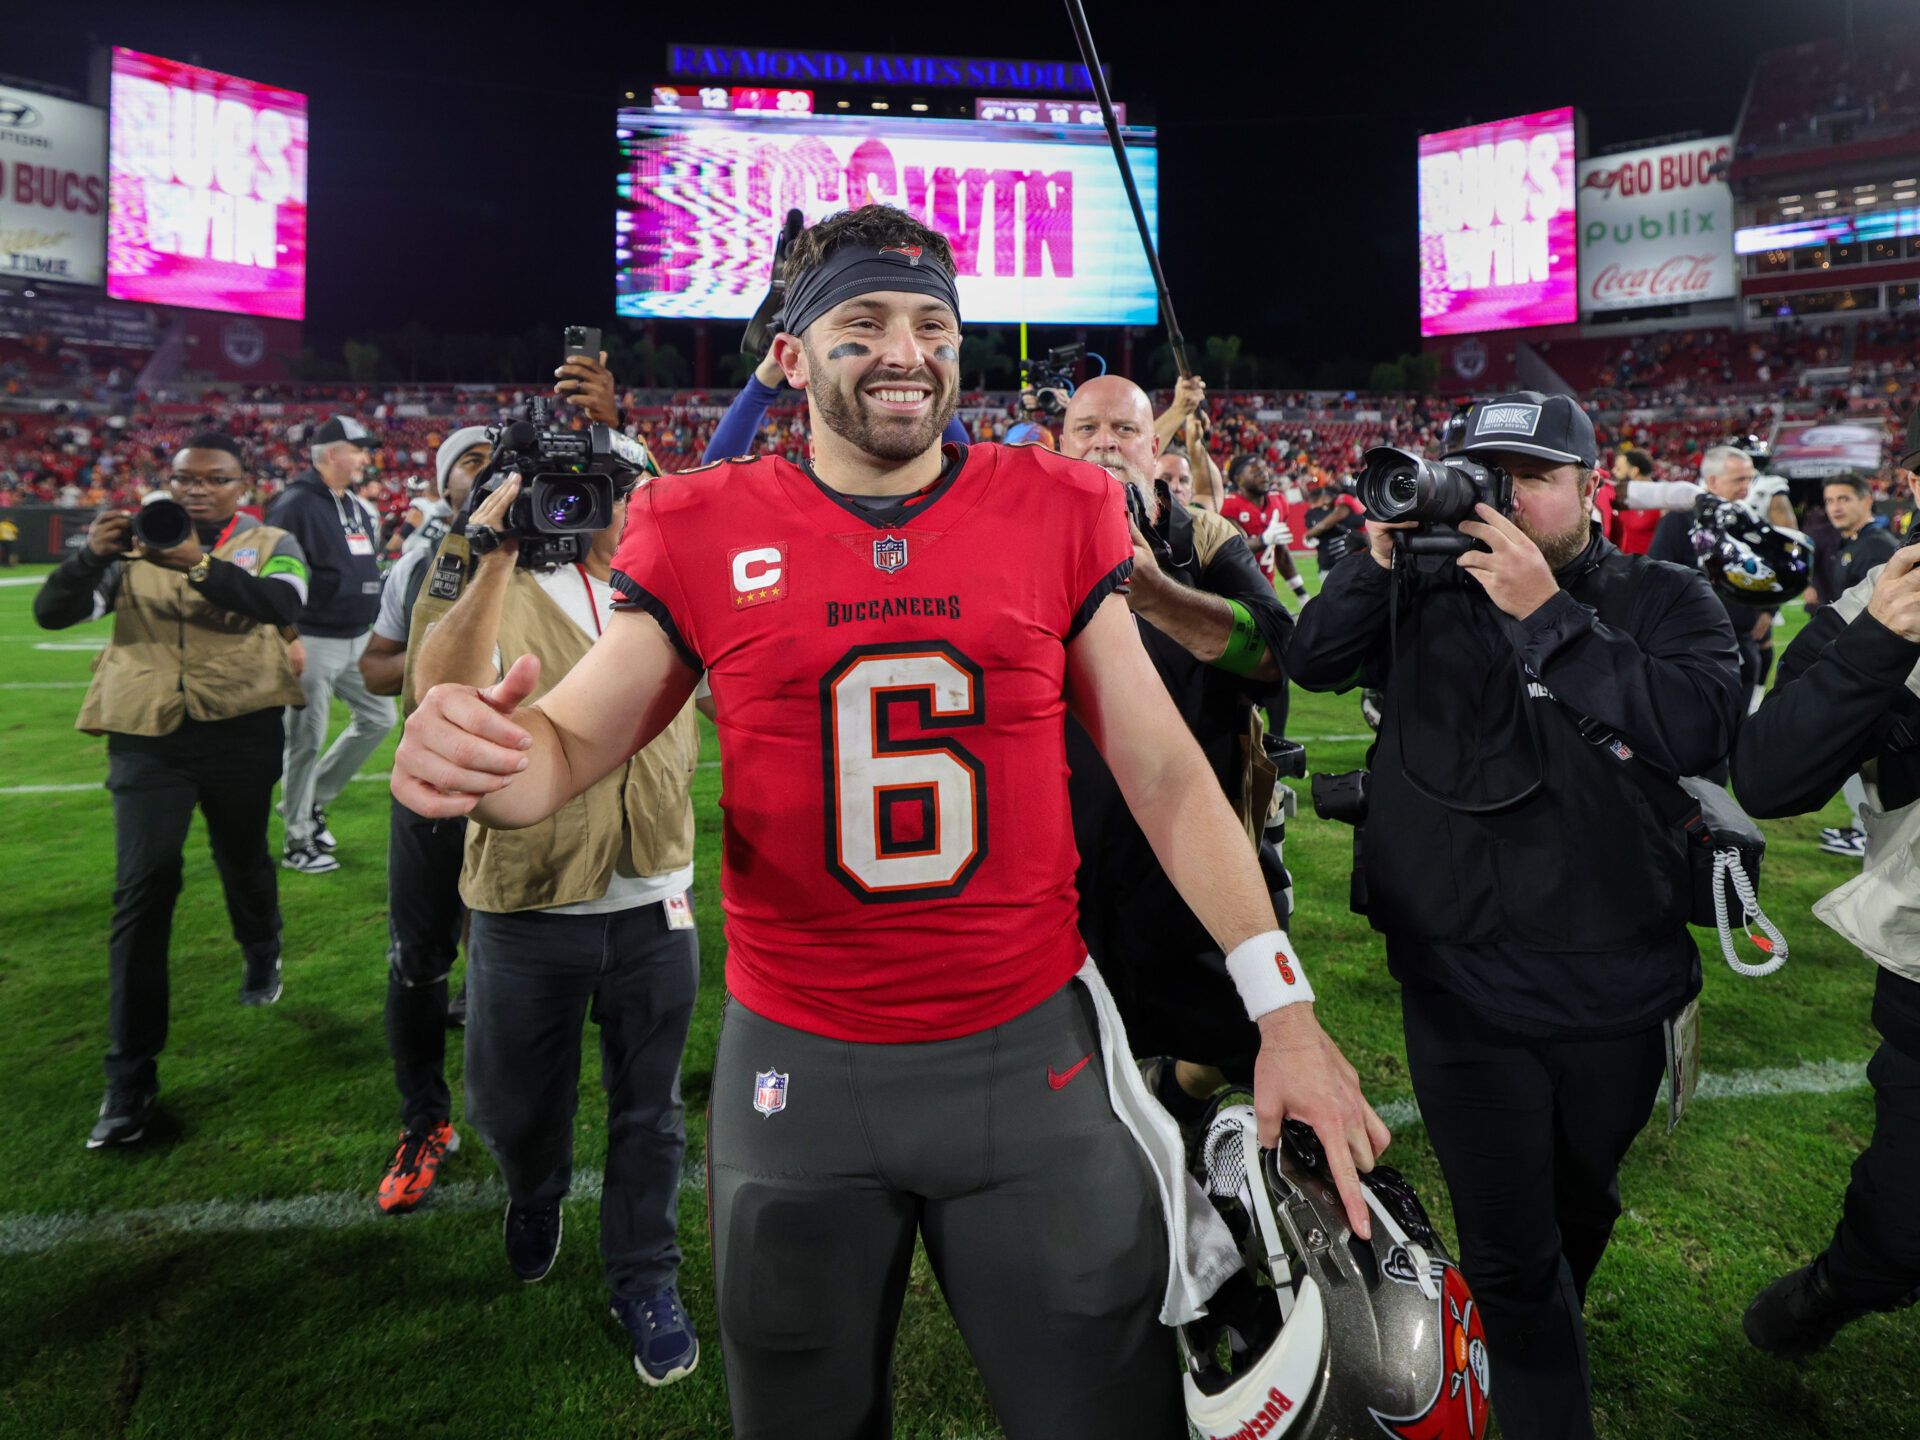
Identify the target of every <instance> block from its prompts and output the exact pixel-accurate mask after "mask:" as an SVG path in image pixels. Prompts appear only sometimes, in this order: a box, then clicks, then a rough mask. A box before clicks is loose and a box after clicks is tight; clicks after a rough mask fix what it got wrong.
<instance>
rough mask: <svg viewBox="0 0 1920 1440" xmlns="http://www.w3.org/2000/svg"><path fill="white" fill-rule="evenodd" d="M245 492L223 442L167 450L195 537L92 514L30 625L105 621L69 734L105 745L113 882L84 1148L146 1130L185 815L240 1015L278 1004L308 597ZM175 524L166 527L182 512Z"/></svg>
mask: <svg viewBox="0 0 1920 1440" xmlns="http://www.w3.org/2000/svg"><path fill="white" fill-rule="evenodd" d="M246 486H247V469H246V463H245V461H244V460H243V458H242V456H241V453H240V447H239V445H238V444H237V443H236V442H235V441H234V439H233V438H232V437H231V436H229V435H224V434H220V433H217V432H213V431H206V432H203V433H201V434H198V435H195V436H193V437H192V438H191V439H190V440H188V441H187V444H186V446H185V448H183V449H182V450H180V451H179V453H178V454H176V455H175V456H174V457H173V472H172V475H171V476H170V477H169V482H168V494H169V495H170V497H171V500H172V502H173V503H174V504H177V505H178V506H180V507H181V508H182V509H183V510H184V511H185V512H186V519H187V521H188V522H189V523H190V533H189V534H188V535H187V538H186V539H185V540H184V541H182V542H180V543H179V544H177V545H174V546H172V547H171V548H167V549H157V548H155V547H154V546H153V545H151V544H148V543H145V542H143V541H142V540H141V539H140V538H139V537H140V534H141V532H142V531H144V532H145V533H146V534H147V535H148V536H149V537H150V538H151V537H153V536H154V535H155V534H156V533H157V532H158V531H160V529H161V528H162V527H161V524H160V521H161V520H162V518H163V517H162V516H161V515H160V514H159V513H158V512H155V513H154V514H153V515H151V516H149V517H144V518H147V519H148V520H149V521H150V522H151V523H148V524H145V525H141V524H139V523H138V522H137V521H136V519H135V517H134V516H133V515H132V514H129V513H128V512H127V511H125V510H112V509H110V510H103V511H101V512H100V514H99V515H98V516H97V517H96V518H95V519H94V521H93V524H92V525H91V526H90V527H88V530H87V543H86V545H85V547H84V548H82V549H81V550H80V551H79V553H78V554H76V555H74V557H73V558H72V559H70V560H68V561H67V562H66V563H65V564H63V565H61V566H60V568H59V569H57V570H55V571H54V572H53V573H52V574H51V575H49V576H48V577H47V580H46V583H45V584H44V585H43V586H42V587H41V589H40V593H39V594H38V595H36V596H35V597H34V603H33V614H34V619H35V620H37V621H38V622H39V623H40V625H41V626H42V627H44V628H46V629H49V630H58V629H64V628H65V627H66V626H69V625H78V624H82V623H84V622H86V621H89V620H97V619H99V618H101V617H102V616H104V615H107V614H111V615H112V616H113V634H112V637H111V638H110V639H109V640H108V641H107V646H106V648H105V649H104V650H103V651H102V652H101V655H100V663H99V665H98V666H97V667H96V668H95V670H94V673H93V683H92V684H91V685H90V686H89V687H88V689H87V695H86V699H85V700H84V701H83V702H82V703H81V706H80V717H79V719H78V720H77V721H76V722H75V727H76V728H77V729H80V730H84V731H86V732H87V733H88V734H91V735H105V736H106V737H107V789H108V790H109V791H111V792H112V794H113V822H114V849H115V875H114V893H113V929H112V936H111V939H110V940H109V942H108V948H107V955H108V974H109V977H110V985H111V991H110V994H111V998H110V1000H109V1002H108V1012H107V1014H108V1020H107V1029H108V1034H109V1036H110V1039H111V1043H110V1044H109V1046H108V1048H107V1057H106V1071H107V1093H106V1099H105V1100H104V1101H103V1102H102V1104H101V1106H100V1119H99V1123H98V1124H96V1125H95V1126H94V1127H93V1133H92V1134H91V1135H89V1136H88V1137H87V1145H88V1148H90V1149H99V1148H101V1147H103V1146H112V1145H129V1144H132V1143H133V1142H134V1141H136V1140H138V1139H140V1138H141V1136H142V1135H144V1134H145V1133H146V1131H147V1127H148V1123H149V1121H150V1119H151V1118H152V1114H153V1107H154V1100H155V1097H156V1096H157V1095H158V1093H159V1088H160V1086H159V1077H158V1072H157V1068H156V1061H157V1058H158V1056H159V1054H160V1050H161V1048H162V1046H164V1045H165V1043H166V1038H167V949H168V942H169V939H170V936H171V933H172V928H173V906H174V901H175V900H176V899H177V898H178V896H179V894H180V884H181V873H182V865H181V851H182V849H183V848H184V847H185V845H186V840H187V827H188V826H189V825H190V824H191V823H192V820H193V812H194V809H195V807H196V806H197V807H199V809H200V811H201V813H202V814H203V815H205V816H206V821H207V839H208V841H209V843H210V844H211V846H212V849H213V859H214V863H215V865H216V866H218V868H219V871H220V882H221V885H222V887H223V888H224V889H225V891H226V897H227V914H228V916H229V917H230V919H231V920H232V922H233V937H234V939H235V940H236V941H238V942H239V945H240V950H241V954H242V956H243V958H244V960H245V966H246V970H245V978H244V979H243V981H242V983H241V986H240V1003H241V1004H243V1005H271V1004H273V1002H274V1001H276V1000H278V999H279V998H280V900H279V892H278V884H277V879H276V875H275V871H274V864H273V857H272V856H271V854H270V853H269V852H268V849H267V816H268V813H269V810H270V808H271V806H272V802H273V787H274V784H275V782H276V781H278V780H279V778H280V746H281V739H282V734H281V715H282V712H283V710H284V708H285V707H287V706H289V705H294V706H297V705H299V704H301V703H302V696H301V692H300V683H299V681H298V680H296V679H295V678H294V674H293V668H292V665H291V663H290V662H289V660H288V657H287V645H286V642H285V641H284V640H282V639H281V637H280V632H279V627H281V626H283V625H289V624H291V623H292V622H293V619H294V617H295V616H296V615H298V614H299V612H300V607H301V605H302V604H304V603H305V601H306V596H307V564H306V556H305V553H304V552H303V551H302V550H301V547H300V543H299V541H297V540H296V539H295V538H294V537H293V536H291V535H289V534H287V533H286V532H285V531H282V530H276V529H273V528H272V527H270V526H266V525H262V524H261V523H260V522H259V521H257V520H255V519H253V518H252V517H251V516H249V515H242V514H239V513H237V512H236V506H237V505H238V504H239V501H240V496H241V494H242V493H243V492H244V490H245V489H246ZM175 518H178V516H177V512H176V514H175Z"/></svg>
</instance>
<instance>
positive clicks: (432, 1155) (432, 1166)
mask: <svg viewBox="0 0 1920 1440" xmlns="http://www.w3.org/2000/svg"><path fill="white" fill-rule="evenodd" d="M459 1148H460V1136H459V1133H458V1132H457V1131H455V1130H454V1128H453V1122H452V1121H449V1120H442V1121H441V1122H440V1123H439V1124H438V1125H436V1126H434V1127H433V1129H431V1130H425V1131H421V1130H406V1131H403V1132H401V1135H400V1145H399V1148H398V1149H396V1150H395V1151H394V1152H393V1159H392V1160H391V1161H389V1162H388V1164H387V1173H386V1174H385V1175H382V1176H381V1177H380V1194H379V1202H380V1208H381V1210H383V1211H384V1212H386V1213H387V1214H389V1215H400V1214H404V1213H405V1212H406V1211H408V1210H411V1209H413V1208H414V1206H416V1205H418V1204H419V1203H420V1202H421V1201H422V1200H424V1199H426V1198H427V1192H428V1191H429V1190H431V1189H433V1182H434V1180H435V1179H437V1178H438V1177H439V1174H440V1162H441V1161H442V1160H444V1159H446V1158H447V1156H449V1155H451V1154H453V1153H454V1152H455V1151H457V1150H458V1149H459Z"/></svg>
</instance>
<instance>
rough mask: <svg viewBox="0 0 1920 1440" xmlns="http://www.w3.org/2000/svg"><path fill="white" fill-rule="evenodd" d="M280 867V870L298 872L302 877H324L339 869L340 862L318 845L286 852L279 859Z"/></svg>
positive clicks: (304, 846)
mask: <svg viewBox="0 0 1920 1440" xmlns="http://www.w3.org/2000/svg"><path fill="white" fill-rule="evenodd" d="M280 865H281V868H282V869H286V870H298V871H300V872H301V873H302V874H303V875H324V874H326V873H327V872H328V871H329V870H338V869H339V868H340V862H339V861H338V860H336V859H334V858H333V856H331V855H329V854H328V853H327V852H326V851H324V850H322V849H321V848H320V847H319V846H318V845H302V846H301V847H300V848H299V849H298V850H289V851H287V853H286V854H285V855H283V856H281V857H280Z"/></svg>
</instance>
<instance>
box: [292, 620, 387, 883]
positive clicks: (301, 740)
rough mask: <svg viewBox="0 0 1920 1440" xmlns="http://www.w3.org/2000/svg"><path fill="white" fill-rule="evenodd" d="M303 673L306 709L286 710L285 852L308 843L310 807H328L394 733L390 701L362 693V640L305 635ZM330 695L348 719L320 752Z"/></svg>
mask: <svg viewBox="0 0 1920 1440" xmlns="http://www.w3.org/2000/svg"><path fill="white" fill-rule="evenodd" d="M301 643H302V644H304V645H305V646H306V650H307V668H306V670H305V672H304V673H302V675H301V676H300V688H301V689H302V690H304V691H306V692H307V704H306V708H305V709H295V708H293V707H292V706H289V707H287V753H286V764H285V766H284V767H283V768H284V771H285V777H284V779H283V780H282V781H281V788H280V813H281V815H283V816H284V817H285V818H286V822H287V848H288V849H289V850H295V849H298V848H299V847H300V846H302V845H305V844H306V843H307V842H308V841H309V840H311V839H312V838H313V807H314V806H315V805H330V804H332V803H333V797H334V796H336V795H338V794H339V793H340V792H341V791H342V790H344V789H346V788H347V782H348V781H349V780H351V779H352V778H353V776H354V772H356V771H357V770H359V768H360V767H361V766H362V765H364V764H366V763H367V757H368V756H369V755H371V754H373V752H374V751H375V750H378V749H379V748H380V742H381V741H382V740H384V739H386V738H387V732H388V731H389V730H391V729H392V728H393V722H394V714H395V712H394V705H393V700H392V699H391V698H390V697H389V696H386V695H376V694H374V693H373V692H372V691H371V690H369V689H367V682H366V681H364V680H362V679H361V678H360V652H361V651H362V650H364V649H366V648H367V637H366V636H365V635H362V636H360V637H359V638H358V639H357V640H334V639H330V638H329V637H327V636H325V635H304V636H302V637H301ZM335 695H338V696H339V697H340V698H341V699H342V700H343V701H345V702H346V706H347V709H348V711H349V712H350V719H349V721H348V724H347V728H346V729H344V730H342V731H341V732H340V735H339V738H338V739H336V740H335V741H334V742H333V744H332V745H331V746H330V747H328V750H327V753H326V754H325V755H322V754H321V753H320V747H321V745H323V744H325V742H326V738H327V720H328V717H329V714H330V713H331V710H332V706H331V705H329V704H328V701H330V700H331V699H332V698H333V697H334V696H335Z"/></svg>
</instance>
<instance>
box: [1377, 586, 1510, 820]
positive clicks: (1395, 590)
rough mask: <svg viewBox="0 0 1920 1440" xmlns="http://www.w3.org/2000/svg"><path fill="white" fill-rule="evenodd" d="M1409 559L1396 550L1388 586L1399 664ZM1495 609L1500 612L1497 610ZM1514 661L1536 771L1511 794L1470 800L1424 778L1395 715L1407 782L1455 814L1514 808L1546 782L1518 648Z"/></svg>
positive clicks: (1416, 687) (1395, 691)
mask: <svg viewBox="0 0 1920 1440" xmlns="http://www.w3.org/2000/svg"><path fill="white" fill-rule="evenodd" d="M1406 561H1407V554H1406V552H1405V551H1404V550H1399V549H1396V550H1395V551H1394V567H1393V573H1392V575H1391V576H1390V577H1389V580H1388V587H1387V651H1388V654H1390V655H1391V656H1393V659H1394V664H1395V665H1398V664H1399V660H1400V594H1401V591H1402V589H1404V588H1409V587H1411V586H1412V584H1413V581H1414V572H1413V570H1412V569H1411V568H1410V567H1409V566H1407V563H1406ZM1483 598H1484V597H1483ZM1487 603H1488V604H1489V606H1491V604H1492V602H1491V601H1488V602H1487ZM1495 613H1498V612H1497V611H1496V612H1495ZM1502 618H1503V619H1504V618H1505V617H1504V616H1503V617H1502ZM1412 650H1413V656H1412V663H1413V666H1414V671H1413V676H1412V687H1413V692H1414V693H1415V694H1421V693H1423V692H1424V689H1425V687H1424V686H1422V684H1421V683H1420V672H1419V653H1420V646H1419V642H1418V641H1417V640H1416V641H1415V643H1414V645H1413V647H1412ZM1512 664H1513V672H1514V679H1515V687H1514V694H1515V696H1516V697H1517V698H1516V700H1515V703H1516V704H1517V705H1518V706H1519V707H1520V718H1521V719H1522V720H1523V721H1524V722H1525V724H1526V729H1527V743H1528V745H1529V746H1530V747H1531V749H1532V751H1533V767H1534V774H1533V779H1532V780H1531V781H1529V782H1527V783H1526V784H1525V785H1523V786H1521V788H1520V789H1518V790H1517V791H1515V792H1514V793H1513V794H1511V795H1506V796H1502V797H1500V798H1499V799H1495V800H1479V801H1476V800H1469V799H1467V798H1466V797H1464V796H1460V795H1449V794H1445V793H1443V792H1442V791H1441V790H1440V788H1439V787H1438V786H1437V785H1431V784H1429V783H1428V782H1426V781H1424V780H1422V779H1421V778H1420V777H1419V775H1417V774H1415V773H1414V769H1413V767H1412V766H1411V765H1410V764H1408V763H1407V727H1406V724H1405V722H1404V721H1402V720H1400V719H1398V718H1397V717H1396V719H1395V723H1394V726H1393V743H1394V750H1395V754H1396V756H1397V758H1398V759H1399V762H1400V773H1401V775H1402V776H1404V777H1405V779H1406V782H1407V784H1409V785H1411V786H1412V787H1413V788H1414V789H1415V790H1416V791H1418V792H1419V793H1420V794H1421V795H1422V796H1424V797H1425V798H1426V799H1428V800H1431V801H1432V802H1433V803H1434V804H1436V805H1439V806H1441V807H1442V808H1444V809H1447V810H1451V811H1453V812H1454V813H1455V814H1459V815H1491V814H1494V813H1495V812H1497V811H1501V810H1510V809H1512V808H1513V807H1514V806H1515V805H1518V804H1520V803H1521V802H1522V801H1524V800H1529V799H1531V798H1532V797H1533V796H1534V795H1536V794H1538V793H1539V791H1540V788H1541V786H1543V785H1545V784H1546V779H1547V763H1546V751H1545V748H1544V747H1543V746H1542V744H1541V739H1540V721H1539V719H1538V717H1536V716H1535V715H1534V713H1533V706H1532V705H1531V704H1529V703H1528V700H1527V676H1526V670H1525V667H1524V666H1523V665H1522V664H1521V661H1520V654H1519V652H1518V651H1517V650H1516V651H1514V652H1513V660H1512ZM1403 688H1404V687H1401V686H1394V687H1391V688H1390V690H1389V694H1390V695H1391V696H1392V697H1393V700H1392V703H1393V705H1394V708H1395V710H1396V711H1397V710H1398V709H1399V706H1400V700H1399V695H1400V693H1401V691H1402V689H1403Z"/></svg>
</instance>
